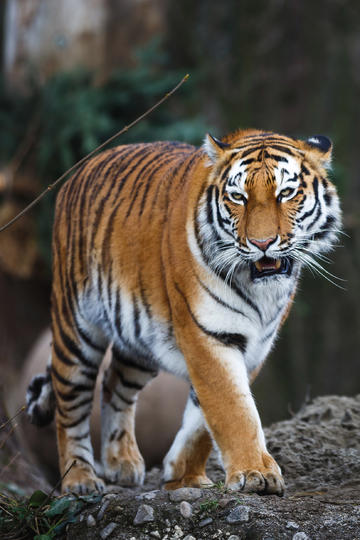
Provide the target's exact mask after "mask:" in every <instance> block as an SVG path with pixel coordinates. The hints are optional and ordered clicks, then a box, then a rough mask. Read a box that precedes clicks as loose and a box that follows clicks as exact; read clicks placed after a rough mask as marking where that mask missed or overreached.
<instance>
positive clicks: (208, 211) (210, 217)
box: [206, 186, 214, 225]
mask: <svg viewBox="0 0 360 540" xmlns="http://www.w3.org/2000/svg"><path fill="white" fill-rule="evenodd" d="M213 192H214V186H209V187H208V188H207V190H206V217H207V221H208V223H209V224H210V225H211V224H212V223H213V222H214V216H213V209H212V196H213Z"/></svg>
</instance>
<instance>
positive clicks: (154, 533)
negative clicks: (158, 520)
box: [150, 531, 161, 538]
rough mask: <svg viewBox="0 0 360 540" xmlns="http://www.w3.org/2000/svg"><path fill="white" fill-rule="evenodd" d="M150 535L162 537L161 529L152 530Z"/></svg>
mask: <svg viewBox="0 0 360 540" xmlns="http://www.w3.org/2000/svg"><path fill="white" fill-rule="evenodd" d="M150 536H151V537H152V538H161V535H160V533H159V531H151V533H150Z"/></svg>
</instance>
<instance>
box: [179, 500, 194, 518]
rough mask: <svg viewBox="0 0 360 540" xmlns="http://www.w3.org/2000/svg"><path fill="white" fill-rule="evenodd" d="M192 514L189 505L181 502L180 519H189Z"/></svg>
mask: <svg viewBox="0 0 360 540" xmlns="http://www.w3.org/2000/svg"><path fill="white" fill-rule="evenodd" d="M192 512H193V509H192V506H191V504H190V503H188V502H187V501H181V503H180V514H181V515H182V517H183V518H186V519H188V518H189V517H191V516H192Z"/></svg>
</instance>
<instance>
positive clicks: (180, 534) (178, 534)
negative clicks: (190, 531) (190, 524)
mask: <svg viewBox="0 0 360 540" xmlns="http://www.w3.org/2000/svg"><path fill="white" fill-rule="evenodd" d="M183 536H184V533H183V531H182V529H181V528H180V527H179V525H175V527H174V536H173V538H182V537H183Z"/></svg>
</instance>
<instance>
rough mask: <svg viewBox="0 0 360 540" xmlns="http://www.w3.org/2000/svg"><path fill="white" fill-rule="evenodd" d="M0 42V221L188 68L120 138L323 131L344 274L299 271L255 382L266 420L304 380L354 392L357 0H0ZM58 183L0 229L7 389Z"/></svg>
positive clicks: (43, 312) (43, 304)
mask: <svg viewBox="0 0 360 540" xmlns="http://www.w3.org/2000/svg"><path fill="white" fill-rule="evenodd" d="M0 52H1V81H0V223H5V222H6V221H7V220H8V219H10V218H11V217H12V216H13V215H15V214H16V213H17V212H18V211H19V210H20V209H22V208H23V207H24V206H25V205H26V204H27V203H28V202H30V201H31V200H32V199H33V198H34V196H35V195H36V194H38V193H39V192H40V191H41V190H42V189H43V188H44V187H45V186H47V185H48V184H49V183H51V182H53V181H54V180H55V179H56V177H57V176H59V175H60V174H61V173H63V172H64V171H65V170H66V169H67V168H68V167H70V166H71V165H73V164H74V163H75V162H76V161H77V160H79V159H80V158H81V157H83V156H84V155H85V154H86V153H88V152H89V151H91V150H93V149H94V148H95V147H96V146H97V145H98V144H100V143H101V142H103V141H104V140H105V139H106V138H107V137H109V136H110V135H112V134H113V133H115V132H116V131H117V130H119V129H120V128H121V127H122V126H124V125H126V124H128V123H129V122H130V121H132V120H134V119H135V118H136V117H137V116H138V115H139V114H141V113H142V112H144V111H145V110H146V109H147V108H148V107H149V106H151V105H152V104H153V103H155V101H157V99H159V98H160V97H162V96H163V95H164V93H166V92H167V91H168V90H169V89H170V88H171V87H172V86H174V85H175V84H176V83H177V82H178V81H179V80H180V78H181V77H182V76H183V75H184V74H185V73H190V75H191V77H190V80H189V81H188V82H187V83H186V84H185V85H184V86H183V87H182V88H181V90H180V91H179V92H178V93H177V94H176V95H175V96H174V97H172V98H171V100H169V101H168V102H167V103H166V104H165V105H163V106H162V107H161V108H159V109H158V110H157V111H156V112H155V113H154V114H153V115H151V116H150V117H148V118H147V119H146V120H145V121H143V122H142V123H140V124H139V125H138V126H137V127H136V128H135V129H133V130H131V131H129V132H128V133H127V134H126V135H124V136H123V137H122V139H121V140H119V141H117V143H118V144H120V143H124V142H132V141H151V140H158V139H178V140H185V141H187V142H190V143H194V144H201V141H202V139H203V136H204V134H205V132H206V131H207V130H209V131H210V132H211V133H212V134H214V135H215V136H222V135H223V134H225V133H227V132H229V131H230V130H233V129H235V128H239V127H242V128H244V127H257V128H263V129H268V130H272V131H278V132H283V133H286V134H289V135H293V136H298V137H308V136H311V135H317V134H326V135H328V136H330V137H331V138H332V140H333V142H334V168H333V172H332V179H333V181H334V183H335V184H336V186H337V188H338V190H339V193H340V196H341V199H342V207H343V212H344V232H345V233H346V234H344V235H342V236H341V237H340V246H339V248H337V249H336V251H335V252H334V253H333V254H332V255H331V259H332V260H333V264H331V265H329V266H328V268H327V269H328V270H329V271H330V272H331V273H333V274H335V275H336V276H338V277H340V278H341V279H343V280H345V281H340V282H338V283H339V284H340V285H341V286H342V287H343V289H340V288H337V287H336V286H334V285H333V284H331V283H329V282H327V281H326V280H325V279H323V278H321V277H319V276H312V275H311V274H310V273H309V272H306V273H304V275H303V278H302V281H301V286H300V290H299V293H298V295H297V298H296V301H295V304H294V308H293V310H292V312H291V315H290V317H289V319H288V321H287V322H286V324H285V326H284V328H283V329H282V331H281V333H280V336H279V339H278V341H277V344H276V346H275V348H274V350H273V352H272V353H271V355H270V357H269V359H268V361H267V363H266V366H265V368H264V369H263V371H262V372H261V374H260V376H259V377H258V380H257V381H256V383H255V384H254V394H255V397H256V401H257V403H258V406H259V410H260V413H261V416H262V418H263V421H264V423H265V424H269V423H270V422H272V421H275V420H280V419H284V418H287V417H289V415H291V414H292V413H293V412H294V411H296V410H298V409H299V407H300V406H301V404H302V403H304V401H305V400H306V399H308V397H309V396H310V397H312V396H317V395H321V394H329V393H336V394H349V395H351V394H355V393H358V392H359V379H360V377H359V375H360V362H359V351H360V332H359V320H360V302H359V300H360V296H359V292H360V284H359V270H360V249H359V248H360V211H359V201H360V178H359V169H360V152H359V144H360V141H359V125H360V106H359V102H360V5H359V3H358V2H357V1H356V0H317V2H310V0H293V1H287V0H256V1H254V0H222V1H221V2H209V1H207V0H197V1H196V2H194V1H193V0H182V1H181V2H179V1H175V0H76V2H74V1H73V0H61V2H59V1H58V0H3V1H2V2H0ZM54 198H55V194H54V193H50V194H48V195H47V196H46V198H45V199H43V200H42V201H41V204H39V205H38V206H37V207H36V208H35V209H34V210H33V211H31V212H30V213H28V214H26V216H25V217H24V218H22V219H21V220H20V221H18V222H17V223H16V225H14V226H13V227H12V228H10V229H9V230H7V231H6V232H3V233H0V364H1V376H0V383H2V385H3V390H4V387H5V388H6V390H7V393H8V395H9V394H10V393H11V396H12V397H13V396H14V395H15V394H16V392H17V389H18V392H20V393H21V392H23V390H21V391H20V386H21V385H20V384H19V380H20V379H21V377H22V373H23V370H24V364H25V362H26V359H27V356H28V353H29V350H30V348H31V347H32V346H33V344H34V342H35V341H36V340H37V339H38V338H39V335H40V334H41V333H42V332H43V331H44V330H45V329H46V328H47V327H48V325H49V293H50V278H51V272H50V265H51V254H50V238H51V227H52V213H53V204H54ZM334 281H335V282H337V280H334ZM23 398H24V396H23V395H20V396H18V397H17V401H18V403H20V404H21V403H22V401H23Z"/></svg>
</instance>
